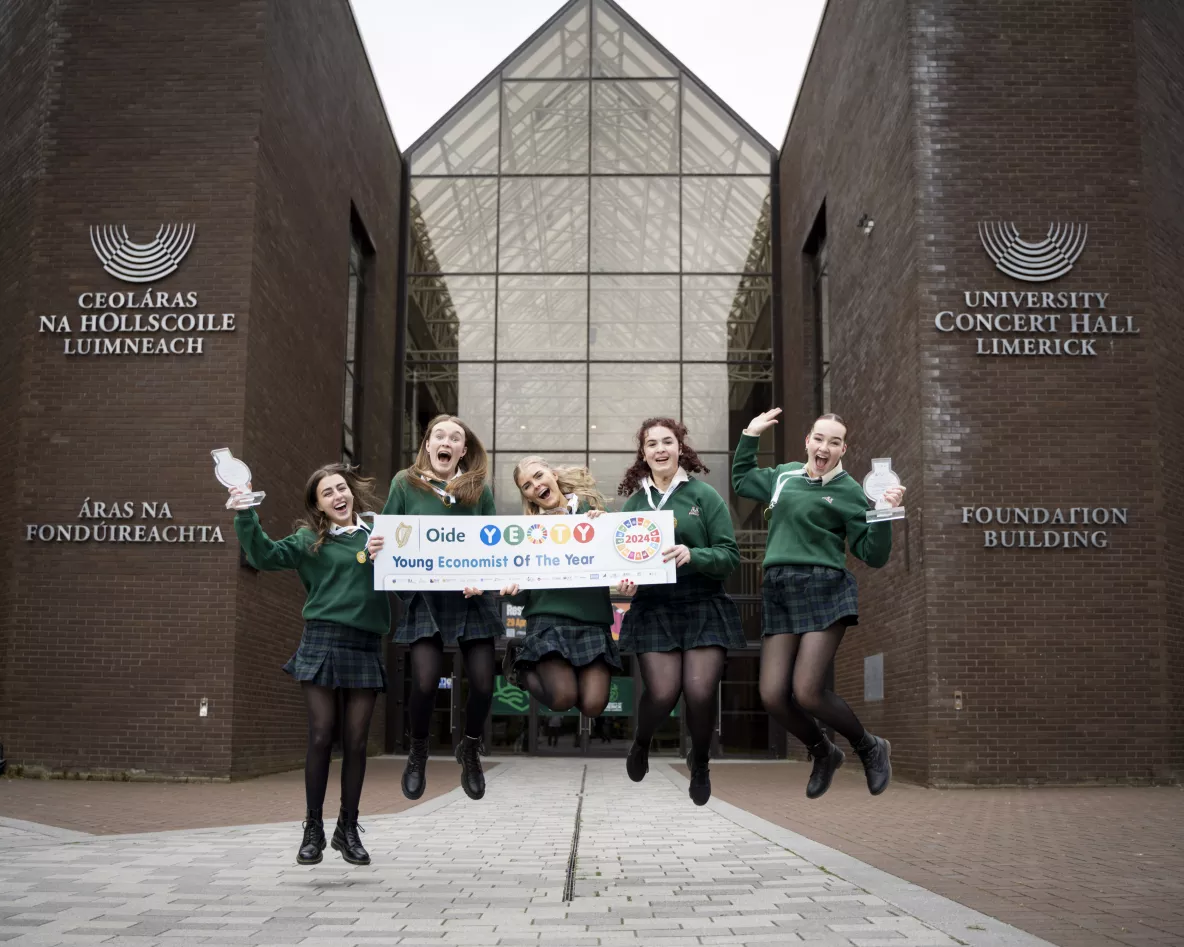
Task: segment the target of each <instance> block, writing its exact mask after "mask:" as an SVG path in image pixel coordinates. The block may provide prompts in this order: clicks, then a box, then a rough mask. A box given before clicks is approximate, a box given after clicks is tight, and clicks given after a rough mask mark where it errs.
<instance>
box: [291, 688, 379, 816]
mask: <svg viewBox="0 0 1184 947" xmlns="http://www.w3.org/2000/svg"><path fill="white" fill-rule="evenodd" d="M300 687H301V689H302V690H303V691H304V703H305V706H307V707H308V755H307V756H306V757H305V758H304V800H305V804H306V805H307V806H308V808H309V809H310V810H313V811H315V810H318V809H322V808H324V805H325V788H326V787H327V786H328V784H329V757H330V755H331V754H332V752H333V723H334V721H335V720H336V719H337V692H336V691H335V690H334V689H333V688H332V687H321V686H320V685H319V684H312V683H310V682H308V681H304V682H303V683H302V684H301V685H300ZM377 697H378V691H376V690H372V689H362V688H357V687H350V688H345V689H343V690H342V700H343V703H344V705H345V712H344V714H343V715H342V721H341V808H342V809H344V810H345V811H346V812H356V811H357V809H358V800H360V799H361V798H362V780H364V779H365V778H366V738H367V736H369V733H370V718H371V717H373V716H374V701H375V700H376V699H377Z"/></svg>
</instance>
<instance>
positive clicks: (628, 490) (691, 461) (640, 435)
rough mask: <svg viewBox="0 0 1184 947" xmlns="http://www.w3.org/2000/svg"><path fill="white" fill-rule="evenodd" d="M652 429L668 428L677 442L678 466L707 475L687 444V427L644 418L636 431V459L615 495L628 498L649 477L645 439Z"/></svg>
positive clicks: (676, 422)
mask: <svg viewBox="0 0 1184 947" xmlns="http://www.w3.org/2000/svg"><path fill="white" fill-rule="evenodd" d="M652 427H664V428H669V429H670V430H671V431H673V432H674V436H675V438H676V439H677V440H678V466H680V467H681V468H682V469H683V470H685V471H686V472H687V473H708V472H709V470H708V467H707V465H706V464H705V463H703V461H701V460H700V459H699V455H698V454H696V453H695V449H694V448H693V447H691V445H690V444H688V443H687V426H686V425H685V424H683V423H682V422H681V421H676V420H674V418H646V419H645V420H644V421H642V422H641V427H640V428H639V429H638V431H637V459H636V460H635V461H634V462H633V466H632V467H630V468H629V469H628V470H626V471H625V477H624V479H622V480H621V484H620V486H618V487H617V493H619V494H621V495H622V496H629V495H630V494H632V493H634V492H636V491H637V490H638V489H639V488H640V487H641V481H642V480H644V479H645V478H646V477H648V476H649V475H650V466H649V464H647V463H646V462H645V438H646V435H647V434H649V432H650V428H652Z"/></svg>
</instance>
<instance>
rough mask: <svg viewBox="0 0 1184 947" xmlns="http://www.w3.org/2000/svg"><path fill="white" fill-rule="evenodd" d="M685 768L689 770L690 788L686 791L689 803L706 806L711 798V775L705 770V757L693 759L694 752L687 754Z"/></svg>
mask: <svg viewBox="0 0 1184 947" xmlns="http://www.w3.org/2000/svg"><path fill="white" fill-rule="evenodd" d="M687 766H689V767H690V769H691V786H690V788H689V789H688V790H687V792H688V794H689V795H690V797H691V802H693V803H694V804H695V805H697V806H705V805H707V800H708V799H710V798H711V773H710V772H709V771H708V769H707V757H706V756H704V757H703V758H702V759H697V758H696V757H695V751H694V750H692V751H691V752H690V753H688V754H687Z"/></svg>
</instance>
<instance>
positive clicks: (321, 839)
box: [296, 809, 325, 865]
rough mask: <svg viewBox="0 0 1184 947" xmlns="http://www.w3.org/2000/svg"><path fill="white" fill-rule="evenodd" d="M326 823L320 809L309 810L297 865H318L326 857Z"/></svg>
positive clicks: (297, 856)
mask: <svg viewBox="0 0 1184 947" xmlns="http://www.w3.org/2000/svg"><path fill="white" fill-rule="evenodd" d="M324 850H325V821H324V819H323V818H322V816H321V810H320V809H309V810H308V813H307V814H306V815H305V817H304V838H303V839H302V840H301V842H300V851H299V852H298V853H297V854H296V864H297V865H318V864H320V862H321V859H322V858H323V857H324V856H323V855H322V854H321V852H323V851H324Z"/></svg>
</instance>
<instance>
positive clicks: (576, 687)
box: [520, 654, 612, 717]
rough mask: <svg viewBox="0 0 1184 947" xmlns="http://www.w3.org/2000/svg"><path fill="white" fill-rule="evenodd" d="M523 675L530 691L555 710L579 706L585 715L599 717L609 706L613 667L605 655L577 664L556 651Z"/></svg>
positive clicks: (539, 700)
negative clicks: (572, 664) (580, 664)
mask: <svg viewBox="0 0 1184 947" xmlns="http://www.w3.org/2000/svg"><path fill="white" fill-rule="evenodd" d="M520 676H521V678H522V683H523V684H525V685H526V690H527V692H528V693H529V694H530V695H531V696H532V697H534V699H535V700H537V701H538V702H539V703H540V704H542V705H543V706H544V707H548V708H550V709H551V710H557V711H563V710H571V708H572V707H579V708H580V713H582V714H583V715H584V716H585V717H599V716H600V715H601V714H602V713H604V708H605V707H607V706H608V694H609V688H610V687H611V685H612V669H611V668H610V667H609V666H608V664H607V663H605V661H604V659H603V658H597V659H596V660H595V661H593V662H592V663H591V664H585V665H584V666H583V667H581V668H576V667H572V666H571V665H570V664H568V663H567V661H565V660H564V659H563V658H561V657H560V656H559V655H557V654H552V655H550V656H546V657H544V658H543V659H542V660H541V661H539V663H538V664H536V665H535V666H534V667H532V668H528V669H527V670H525V671H523V672H521V675H520Z"/></svg>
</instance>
